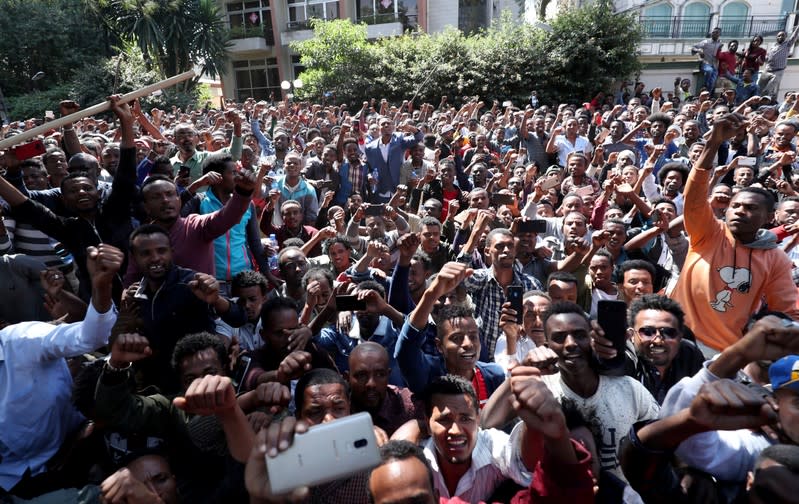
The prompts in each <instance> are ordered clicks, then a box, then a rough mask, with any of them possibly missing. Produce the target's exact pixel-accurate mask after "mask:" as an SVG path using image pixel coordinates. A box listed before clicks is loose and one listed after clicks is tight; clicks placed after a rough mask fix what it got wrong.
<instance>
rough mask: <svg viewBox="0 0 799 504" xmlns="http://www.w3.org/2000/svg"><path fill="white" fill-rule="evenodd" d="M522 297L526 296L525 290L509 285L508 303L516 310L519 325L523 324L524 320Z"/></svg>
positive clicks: (518, 286)
mask: <svg viewBox="0 0 799 504" xmlns="http://www.w3.org/2000/svg"><path fill="white" fill-rule="evenodd" d="M522 296H524V288H523V287H522V286H521V285H508V302H510V307H511V308H513V309H514V310H516V323H517V324H521V323H522V320H523V319H524V308H523V306H522Z"/></svg>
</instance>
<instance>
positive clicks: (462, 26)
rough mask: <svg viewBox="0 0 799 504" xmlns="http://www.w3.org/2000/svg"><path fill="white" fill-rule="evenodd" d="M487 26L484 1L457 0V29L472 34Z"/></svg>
mask: <svg viewBox="0 0 799 504" xmlns="http://www.w3.org/2000/svg"><path fill="white" fill-rule="evenodd" d="M487 26H488V5H487V2H486V0H458V29H459V30H461V31H462V32H465V33H472V32H475V31H477V30H479V29H480V28H485V27H487Z"/></svg>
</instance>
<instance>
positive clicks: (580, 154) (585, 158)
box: [566, 151, 588, 165]
mask: <svg viewBox="0 0 799 504" xmlns="http://www.w3.org/2000/svg"><path fill="white" fill-rule="evenodd" d="M571 158H579V159H582V160H583V163H584V164H586V165H588V156H586V155H585V153H583V152H581V151H573V152H570V153H569V155H568V156H566V162H567V163H568V162H569V160H571Z"/></svg>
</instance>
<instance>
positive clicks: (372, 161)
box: [366, 117, 424, 203]
mask: <svg viewBox="0 0 799 504" xmlns="http://www.w3.org/2000/svg"><path fill="white" fill-rule="evenodd" d="M378 126H379V128H380V130H379V131H380V137H378V138H375V139H374V140H372V141H371V142H369V144H367V146H366V161H367V162H368V163H369V168H370V173H371V174H372V176H373V177H375V178H376V179H377V191H375V195H374V201H373V202H374V203H386V202H388V200H389V199H390V198H391V195H392V194H393V193H394V191H395V190H396V187H397V186H398V185H399V177H400V167H401V166H402V163H403V161H404V160H405V151H406V150H408V149H410V148H411V147H413V146H414V145H416V144H418V143H419V142H421V141H422V140H423V139H424V133H423V132H422V131H420V130H419V129H418V128H416V126H414V125H413V121H411V120H410V119H408V120H406V121H404V122H403V123H402V125H401V126H400V130H401V131H403V132H405V134H403V133H400V132H396V133H395V132H394V122H393V121H392V120H391V119H390V118H388V117H381V118H380V121H378Z"/></svg>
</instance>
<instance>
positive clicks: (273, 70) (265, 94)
mask: <svg viewBox="0 0 799 504" xmlns="http://www.w3.org/2000/svg"><path fill="white" fill-rule="evenodd" d="M233 71H234V72H235V73H236V101H239V102H242V101H244V100H246V99H247V98H250V97H252V98H255V99H256V100H268V99H269V94H270V93H274V96H275V97H276V98H278V99H279V98H280V72H279V71H278V68H277V58H266V59H255V60H240V61H234V62H233Z"/></svg>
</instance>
